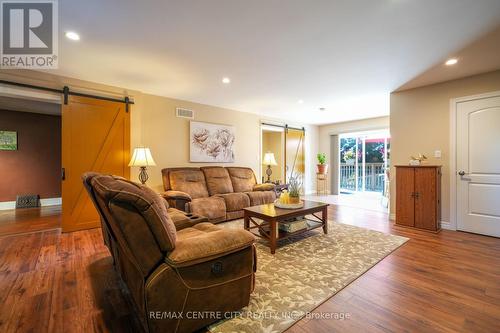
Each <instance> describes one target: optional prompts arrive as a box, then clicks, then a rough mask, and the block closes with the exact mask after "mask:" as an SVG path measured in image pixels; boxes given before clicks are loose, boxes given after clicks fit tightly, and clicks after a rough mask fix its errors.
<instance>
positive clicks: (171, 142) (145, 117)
mask: <svg viewBox="0 0 500 333" xmlns="http://www.w3.org/2000/svg"><path fill="white" fill-rule="evenodd" d="M0 79H2V80H10V81H17V82H22V83H29V84H34V85H41V86H47V87H53V88H58V89H60V88H61V87H62V86H64V85H68V86H70V89H73V90H78V91H85V92H89V93H96V94H100V95H105V96H115V97H122V96H125V95H127V96H130V97H132V98H133V99H134V101H135V105H133V106H132V113H131V146H132V149H133V148H134V147H136V146H139V145H144V146H147V147H149V148H151V151H152V154H153V157H154V159H155V161H156V163H157V165H158V166H157V167H151V168H150V170H149V171H150V172H149V175H150V178H149V180H148V185H149V186H150V187H152V188H153V189H155V190H158V191H160V190H162V181H161V173H160V170H161V169H162V168H164V167H169V166H170V167H175V166H188V165H195V166H200V165H204V164H200V163H196V164H195V163H189V120H188V119H183V118H177V117H176V116H175V108H176V107H183V108H187V109H191V110H194V111H195V120H197V121H206V122H212V123H221V124H229V125H233V126H235V127H236V143H235V144H236V147H235V154H236V161H235V163H232V164H230V165H239V166H248V167H251V168H252V169H253V170H254V171H255V173H256V175H257V178H258V179H259V180H260V179H261V166H260V161H261V157H260V154H261V138H260V122H261V121H266V122H273V123H280V124H284V123H285V121H282V120H279V119H265V118H262V117H261V116H259V115H256V114H252V113H244V112H238V111H235V110H228V109H224V108H219V107H215V106H209V105H203V104H198V103H192V102H187V101H182V100H177V99H172V98H166V97H160V96H153V95H148V94H143V93H141V92H139V91H133V90H128V89H125V88H119V87H112V86H106V85H102V84H98V83H94V82H88V81H82V80H77V79H73V78H67V77H61V76H56V75H52V74H50V73H45V72H34V71H24V70H0ZM289 125H290V126H294V127H302V126H303V125H301V124H289ZM304 126H305V128H306V140H305V144H306V164H307V163H308V162H309V163H310V162H311V161H312V162H313V161H314V158H315V156H316V153H317V151H318V127H317V126H312V125H309V126H308V125H304ZM313 163H314V162H313ZM314 165H315V164H312V167H310V166H306V183H305V190H306V192H311V191H313V189H314V177H315V173H314V172H315V171H314V170H315V169H314V168H315V167H314ZM131 175H132V179H134V180H137V175H138V170H137V168H133V169H132V171H131Z"/></svg>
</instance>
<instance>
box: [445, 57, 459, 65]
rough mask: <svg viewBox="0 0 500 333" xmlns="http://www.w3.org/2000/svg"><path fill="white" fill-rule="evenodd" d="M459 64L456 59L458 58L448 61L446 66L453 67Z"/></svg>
mask: <svg viewBox="0 0 500 333" xmlns="http://www.w3.org/2000/svg"><path fill="white" fill-rule="evenodd" d="M457 62H458V59H456V58H451V59H448V60H447V61H446V62H445V65H446V66H451V65H455V64H456V63H457Z"/></svg>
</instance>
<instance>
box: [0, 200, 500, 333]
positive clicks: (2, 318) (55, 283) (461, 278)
mask: <svg viewBox="0 0 500 333" xmlns="http://www.w3.org/2000/svg"><path fill="white" fill-rule="evenodd" d="M329 214H330V218H331V219H333V220H336V221H339V222H344V223H348V224H353V225H358V226H361V227H366V228H371V229H375V230H379V231H383V232H390V233H392V234H397V235H402V236H405V237H409V238H411V240H410V241H409V242H407V243H406V244H405V245H403V246H402V247H400V248H399V249H397V250H396V251H394V252H393V253H392V254H391V255H389V256H387V257H386V258H385V259H384V260H382V261H381V262H380V263H378V264H377V265H376V266H374V267H373V268H372V269H370V270H369V271H368V272H366V273H365V274H364V275H362V276H361V277H360V278H358V279H357V280H356V281H354V282H353V283H351V284H350V285H349V286H347V287H346V288H344V289H343V290H342V291H340V292H339V293H338V294H336V295H335V296H334V297H332V298H330V299H329V300H328V301H326V302H325V303H323V304H322V305H320V306H319V307H318V308H317V309H316V310H315V311H314V312H315V313H317V314H320V313H332V312H342V313H348V315H349V319H344V320H333V319H306V318H304V319H302V320H301V321H299V322H297V323H296V324H295V325H294V326H292V327H291V328H290V329H289V330H288V332H295V333H304V332H363V331H364V332H379V331H380V332H388V331H389V332H402V331H407V332H495V331H496V332H498V331H499V329H500V239H497V238H492V237H485V236H479V235H474V234H467V233H462V232H453V231H447V230H443V231H442V232H441V233H439V234H433V233H427V232H423V231H417V230H414V229H404V228H401V227H397V226H394V225H393V224H392V223H390V222H388V221H387V214H385V213H381V212H376V211H369V210H363V209H358V208H351V207H345V206H332V207H330V211H329ZM4 217H5V216H4ZM4 217H2V218H4ZM34 219H35V220H36V216H35V218H34ZM53 219H55V220H58V219H59V217H57V216H53ZM278 251H279V249H278ZM139 330H140V326H139V323H138V321H137V318H135V316H134V315H133V311H132V310H131V306H130V304H129V303H128V301H127V298H126V297H124V296H123V294H122V290H121V289H120V288H119V283H118V278H117V275H116V274H115V272H114V271H113V269H112V263H111V257H110V256H109V254H108V252H107V249H106V248H105V246H104V245H103V242H102V237H101V233H100V230H99V229H92V230H87V231H79V232H74V233H68V234H61V233H60V231H59V230H52V231H45V232H37V233H31V234H22V235H14V236H5V237H0V332H108V331H112V332H134V331H139Z"/></svg>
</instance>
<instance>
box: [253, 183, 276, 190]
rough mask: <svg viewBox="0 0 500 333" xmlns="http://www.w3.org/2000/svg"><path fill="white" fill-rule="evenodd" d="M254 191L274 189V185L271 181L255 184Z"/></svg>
mask: <svg viewBox="0 0 500 333" xmlns="http://www.w3.org/2000/svg"><path fill="white" fill-rule="evenodd" d="M253 190H254V191H275V190H276V185H274V184H271V183H265V184H257V185H255V186H254V187H253Z"/></svg>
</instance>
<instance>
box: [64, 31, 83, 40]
mask: <svg viewBox="0 0 500 333" xmlns="http://www.w3.org/2000/svg"><path fill="white" fill-rule="evenodd" d="M66 38H68V39H71V40H80V35H78V34H77V33H76V32H73V31H67V32H66Z"/></svg>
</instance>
